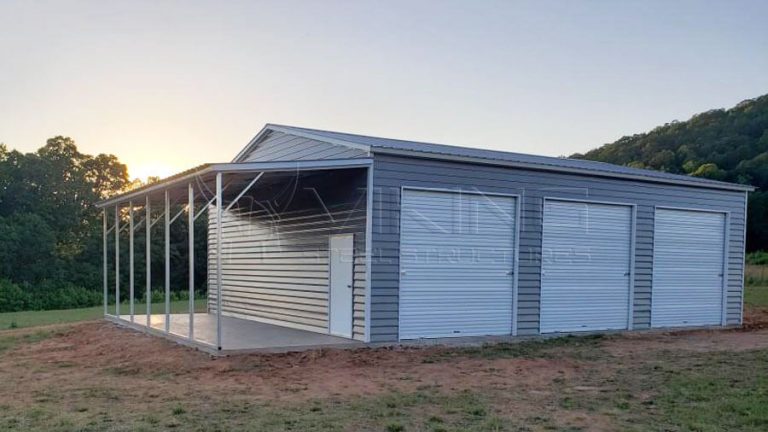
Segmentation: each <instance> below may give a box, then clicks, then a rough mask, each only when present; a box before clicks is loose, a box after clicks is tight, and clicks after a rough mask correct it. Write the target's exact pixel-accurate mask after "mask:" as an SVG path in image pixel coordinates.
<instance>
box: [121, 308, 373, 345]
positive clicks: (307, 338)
mask: <svg viewBox="0 0 768 432" xmlns="http://www.w3.org/2000/svg"><path fill="white" fill-rule="evenodd" d="M130 318H131V317H130V315H120V319H121V320H122V321H127V322H126V324H128V323H130ZM221 321H222V326H221V328H222V347H221V348H222V351H226V352H237V351H242V352H246V351H275V352H279V351H295V350H297V349H313V348H320V347H326V346H327V347H333V346H338V347H347V346H353V345H359V346H364V344H363V343H362V342H359V341H355V340H352V339H347V338H343V337H337V336H331V335H327V334H320V333H315V332H311V331H306V330H298V329H292V328H288V327H281V326H278V325H273V324H266V323H262V322H258V321H252V320H246V319H241V318H234V317H228V316H222V317H221ZM146 323H147V315H146V314H145V315H134V321H133V325H132V326H133V327H146ZM150 323H151V324H150V326H151V328H152V329H153V330H155V331H154V332H153V333H155V334H157V332H158V331H160V332H163V331H165V315H164V314H156V315H151V316H150ZM170 333H171V335H172V336H175V338H174V339H179V338H188V337H189V315H188V314H171V315H170ZM194 336H195V337H194V339H195V342H196V343H198V344H204V345H210V346H211V347H212V348H214V349H215V347H216V315H215V314H207V313H196V314H195V316H194Z"/></svg>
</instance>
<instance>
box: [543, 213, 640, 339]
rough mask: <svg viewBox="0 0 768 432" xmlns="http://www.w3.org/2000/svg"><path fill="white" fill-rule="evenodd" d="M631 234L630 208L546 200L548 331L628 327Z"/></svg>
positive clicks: (545, 301) (545, 327) (545, 307)
mask: <svg viewBox="0 0 768 432" xmlns="http://www.w3.org/2000/svg"><path fill="white" fill-rule="evenodd" d="M631 234H632V208H631V207H629V206H621V205H608V204H595V203H578V202H565V201H556V200H547V201H546V202H545V208H544V223H543V237H542V276H541V277H542V280H541V321H540V323H541V329H540V330H541V332H542V333H550V332H571V331H588V330H608V329H623V328H626V327H627V323H628V315H629V284H630V281H629V269H630V258H631V251H630V245H631Z"/></svg>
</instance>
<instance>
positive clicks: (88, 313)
mask: <svg viewBox="0 0 768 432" xmlns="http://www.w3.org/2000/svg"><path fill="white" fill-rule="evenodd" d="M134 308H135V309H134V310H135V311H136V313H142V312H146V310H147V306H146V305H145V304H144V303H136V304H135V305H134ZM195 309H196V310H197V311H198V312H204V311H205V299H200V300H196V301H195ZM188 310H189V302H188V301H187V300H179V301H174V302H171V312H173V313H183V312H187V311H188ZM111 311H114V305H112V307H111ZM120 311H121V313H125V312H127V311H128V305H127V304H125V305H121V306H120ZM163 312H165V304H164V303H153V304H152V313H163ZM103 317H104V307H103V306H96V307H90V308H82V309H64V310H50V311H25V312H8V313H0V330H3V329H9V328H24V327H34V326H42V325H50V324H61V323H73V322H78V321H90V320H96V319H101V318H103Z"/></svg>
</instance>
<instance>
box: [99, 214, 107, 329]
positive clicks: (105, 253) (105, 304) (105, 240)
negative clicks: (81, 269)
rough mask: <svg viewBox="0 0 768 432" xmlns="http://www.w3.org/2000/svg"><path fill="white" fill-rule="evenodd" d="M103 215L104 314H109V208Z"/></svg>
mask: <svg viewBox="0 0 768 432" xmlns="http://www.w3.org/2000/svg"><path fill="white" fill-rule="evenodd" d="M103 216H104V217H103V221H102V226H103V235H102V244H103V246H104V247H103V248H102V254H101V255H102V257H101V258H102V267H103V270H104V315H108V314H109V309H108V304H109V302H108V298H109V291H108V290H109V288H108V287H107V285H108V284H109V278H108V274H107V269H108V267H107V266H108V264H107V209H106V208H105V209H104V215H103Z"/></svg>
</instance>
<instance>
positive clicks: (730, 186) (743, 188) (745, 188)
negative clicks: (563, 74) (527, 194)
mask: <svg viewBox="0 0 768 432" xmlns="http://www.w3.org/2000/svg"><path fill="white" fill-rule="evenodd" d="M372 153H373V154H387V155H395V156H408V157H415V158H421V159H435V160H446V161H452V162H469V163H476V164H482V165H495V166H504V167H511V168H523V169H530V170H536V171H549V172H562V173H568V174H579V175H588V176H592V177H605V178H618V179H624V180H636V181H642V182H651V183H661V184H672V185H680V186H691V187H697V188H703V189H718V190H730V191H739V192H752V191H754V190H755V187H754V186H750V185H742V184H738V183H725V182H722V183H702V182H697V181H690V180H686V179H685V178H681V179H668V178H661V177H651V176H643V175H634V174H619V173H609V172H601V171H596V170H590V169H580V168H568V167H555V166H547V165H542V164H534V163H525V162H512V161H503V160H498V159H485V158H478V157H471V156H457V155H448V154H440V153H427V152H420V151H410V150H399V149H388V148H382V147H375V148H373V149H372Z"/></svg>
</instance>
